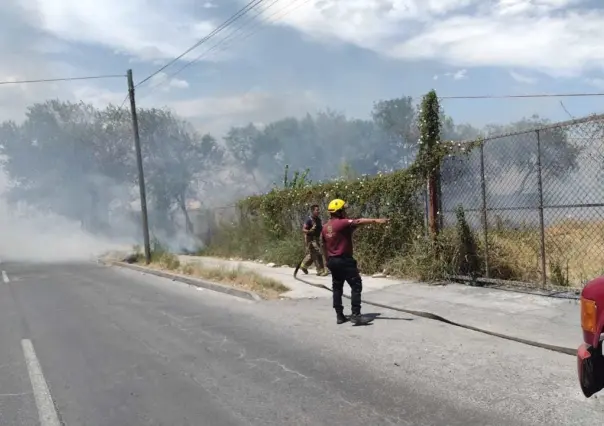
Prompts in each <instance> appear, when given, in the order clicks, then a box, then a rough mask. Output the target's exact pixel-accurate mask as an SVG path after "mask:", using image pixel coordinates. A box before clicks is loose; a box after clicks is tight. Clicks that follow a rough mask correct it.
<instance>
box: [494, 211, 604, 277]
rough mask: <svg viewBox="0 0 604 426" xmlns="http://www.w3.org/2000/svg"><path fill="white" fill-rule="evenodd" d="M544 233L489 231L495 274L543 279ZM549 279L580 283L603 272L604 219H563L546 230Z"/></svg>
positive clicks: (532, 231)
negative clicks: (542, 237) (542, 253)
mask: <svg viewBox="0 0 604 426" xmlns="http://www.w3.org/2000/svg"><path fill="white" fill-rule="evenodd" d="M540 241H541V236H540V233H539V231H538V230H537V229H500V230H493V231H490V232H489V259H490V261H491V271H492V275H496V276H498V277H501V278H504V279H517V280H521V281H529V282H539V281H540V280H541V257H540ZM545 257H546V271H547V277H548V281H550V282H552V284H557V285H570V286H580V285H581V284H583V283H584V282H585V281H587V280H590V279H592V278H594V277H596V276H599V275H601V274H602V272H603V271H604V221H577V220H564V221H560V222H558V223H556V224H554V225H552V226H550V227H548V228H546V229H545Z"/></svg>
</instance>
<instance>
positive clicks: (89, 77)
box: [0, 75, 126, 85]
mask: <svg viewBox="0 0 604 426" xmlns="http://www.w3.org/2000/svg"><path fill="white" fill-rule="evenodd" d="M102 78H126V76H125V75H93V76H88V77H63V78H44V79H39V80H15V81H0V85H5V84H30V83H51V82H55V81H75V80H98V79H102Z"/></svg>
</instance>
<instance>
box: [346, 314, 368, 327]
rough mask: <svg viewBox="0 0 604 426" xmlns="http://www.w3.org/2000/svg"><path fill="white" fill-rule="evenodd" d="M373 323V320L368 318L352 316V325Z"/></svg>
mask: <svg viewBox="0 0 604 426" xmlns="http://www.w3.org/2000/svg"><path fill="white" fill-rule="evenodd" d="M371 321H373V318H367V317H364V316H362V315H361V314H352V315H351V316H350V322H351V323H352V325H367V324H369V323H370V322H371Z"/></svg>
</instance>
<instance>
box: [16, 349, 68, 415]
mask: <svg viewBox="0 0 604 426" xmlns="http://www.w3.org/2000/svg"><path fill="white" fill-rule="evenodd" d="M21 346H22V348H23V355H24V356H25V363H26V364H27V372H28V373H29V380H30V381H31V387H32V389H33V392H34V397H35V399H36V407H38V416H39V419H40V425H41V426H61V423H60V422H59V416H58V415H57V410H56V409H55V405H54V403H53V402H52V397H51V396H50V391H49V390H48V384H47V383H46V379H44V375H43V374H42V367H41V366H40V363H39V362H38V357H37V356H36V352H35V351H34V345H33V344H32V343H31V340H29V339H23V340H21Z"/></svg>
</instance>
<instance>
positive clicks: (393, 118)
mask: <svg viewBox="0 0 604 426" xmlns="http://www.w3.org/2000/svg"><path fill="white" fill-rule="evenodd" d="M372 117H373V120H374V122H375V123H376V125H377V126H378V128H379V129H380V130H381V131H382V132H384V143H383V144H382V146H381V152H380V155H379V157H380V158H381V159H382V161H383V162H384V163H385V164H387V165H389V166H390V167H393V168H404V167H407V166H408V165H409V164H411V162H413V160H414V157H415V154H416V152H417V146H416V141H417V139H418V137H419V134H418V131H417V126H416V122H417V114H416V110H415V108H414V107H413V98H411V97H400V98H395V99H390V100H386V101H379V102H376V103H375V104H374V106H373V111H372Z"/></svg>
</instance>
